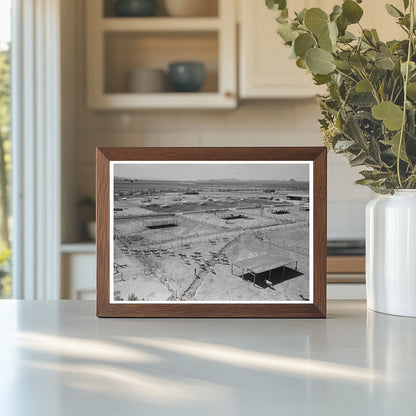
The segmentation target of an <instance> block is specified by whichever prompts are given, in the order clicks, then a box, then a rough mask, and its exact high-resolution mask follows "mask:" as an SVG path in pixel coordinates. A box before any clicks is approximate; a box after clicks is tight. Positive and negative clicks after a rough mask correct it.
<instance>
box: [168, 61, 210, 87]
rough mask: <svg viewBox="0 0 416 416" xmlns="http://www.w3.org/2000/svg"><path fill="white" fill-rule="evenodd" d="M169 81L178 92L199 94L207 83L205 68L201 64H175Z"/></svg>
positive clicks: (170, 70)
mask: <svg viewBox="0 0 416 416" xmlns="http://www.w3.org/2000/svg"><path fill="white" fill-rule="evenodd" d="M169 80H170V83H171V84H172V87H173V89H174V90H175V91H177V92H198V91H199V90H200V89H201V87H202V85H203V84H204V81H205V66H204V64H203V63H201V62H173V63H171V64H170V65H169Z"/></svg>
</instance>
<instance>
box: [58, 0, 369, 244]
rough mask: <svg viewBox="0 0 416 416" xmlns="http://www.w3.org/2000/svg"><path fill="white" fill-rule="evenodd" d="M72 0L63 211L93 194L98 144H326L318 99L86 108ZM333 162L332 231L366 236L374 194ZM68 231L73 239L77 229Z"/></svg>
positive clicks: (81, 38)
mask: <svg viewBox="0 0 416 416" xmlns="http://www.w3.org/2000/svg"><path fill="white" fill-rule="evenodd" d="M74 4H75V8H74V9H69V10H68V11H67V13H69V14H68V16H67V17H68V21H71V19H73V21H74V22H75V27H72V28H71V27H68V28H64V32H65V33H64V37H63V42H64V43H65V45H64V46H65V49H64V55H65V56H64V57H63V62H64V68H63V77H64V82H63V85H64V88H63V102H64V113H65V116H64V120H63V126H64V127H63V128H64V131H63V133H64V144H63V170H64V176H65V178H64V181H65V182H66V185H65V187H66V189H70V190H71V191H70V192H71V197H69V196H68V195H64V201H63V206H64V210H65V209H67V210H68V212H69V211H71V209H72V211H73V208H74V207H73V205H74V203H75V202H76V200H78V199H80V198H81V197H83V196H93V195H94V192H95V147H96V146H313V145H321V133H320V129H319V124H318V121H317V120H318V118H319V107H318V105H317V102H316V100H315V99H310V100H289V101H288V100H284V101H276V100H270V101H247V102H241V103H240V105H239V107H238V108H237V109H236V110H233V111H207V110H204V111H185V110H181V111H140V112H93V111H89V110H88V109H87V108H86V105H85V102H86V99H85V95H86V92H85V91H86V89H85V49H84V45H85V32H84V28H85V24H84V10H83V1H82V0H75V3H74ZM71 13H74V15H73V16H70V14H71ZM328 164H329V167H328V200H329V204H328V236H329V238H357V237H363V236H364V206H365V204H366V202H367V200H368V199H370V198H371V197H372V194H371V192H370V191H368V190H367V189H366V188H364V187H359V186H357V185H354V180H356V179H357V178H358V177H359V175H358V174H357V172H358V171H359V169H356V170H353V169H351V168H350V167H349V166H348V164H347V162H346V161H344V159H343V158H341V157H339V156H336V155H333V154H330V155H329V160H328ZM71 205H72V207H71ZM68 215H70V214H68ZM63 234H64V239H67V240H69V239H72V238H75V236H74V235H73V234H74V233H73V230H64V232H63ZM65 236H66V237H65Z"/></svg>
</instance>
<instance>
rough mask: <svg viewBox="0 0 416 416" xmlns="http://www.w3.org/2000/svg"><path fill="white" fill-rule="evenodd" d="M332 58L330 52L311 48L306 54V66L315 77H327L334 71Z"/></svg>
mask: <svg viewBox="0 0 416 416" xmlns="http://www.w3.org/2000/svg"><path fill="white" fill-rule="evenodd" d="M333 58H334V57H333V56H332V54H331V53H330V52H328V51H324V50H323V49H320V48H313V49H310V50H309V51H308V53H307V54H306V64H307V65H308V68H309V70H310V71H311V72H312V73H313V74H314V75H315V74H318V75H327V74H330V73H331V72H333V71H334V69H335V65H334V64H333V63H332V61H333Z"/></svg>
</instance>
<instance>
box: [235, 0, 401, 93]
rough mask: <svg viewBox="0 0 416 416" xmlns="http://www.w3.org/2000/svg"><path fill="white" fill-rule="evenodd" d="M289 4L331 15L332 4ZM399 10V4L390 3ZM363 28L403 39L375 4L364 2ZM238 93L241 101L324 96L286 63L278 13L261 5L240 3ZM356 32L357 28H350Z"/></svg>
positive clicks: (311, 0) (315, 0)
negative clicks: (313, 8) (323, 11)
mask: <svg viewBox="0 0 416 416" xmlns="http://www.w3.org/2000/svg"><path fill="white" fill-rule="evenodd" d="M294 3H295V2H293V4H291V3H289V8H290V10H292V11H293V10H297V11H299V10H302V9H303V8H304V7H305V8H311V7H320V8H322V9H323V10H325V11H326V12H330V11H331V10H332V7H333V5H334V4H341V1H338V2H335V1H333V0H299V1H297V2H296V4H294ZM391 3H392V4H395V5H396V6H397V7H399V8H400V9H402V8H403V4H402V1H401V0H394V1H392V2H391ZM361 6H362V7H363V9H364V17H363V19H362V25H363V26H364V27H368V28H376V29H377V31H378V33H379V35H380V38H381V40H388V39H392V38H403V33H404V32H402V31H401V29H400V28H399V26H398V25H396V24H395V23H394V19H393V18H392V17H391V16H389V15H388V14H387V12H386V10H385V7H384V4H381V3H380V1H378V0H366V1H365V2H363V3H362V4H361ZM238 7H239V91H240V98H242V99H267V98H269V99H273V98H274V99H291V98H308V97H313V96H315V95H317V94H322V93H324V92H325V89H324V87H318V86H316V85H314V84H313V81H312V77H311V75H309V74H307V72H306V71H305V70H302V69H300V68H298V67H297V66H296V64H295V61H294V60H293V59H289V56H290V54H291V50H290V48H288V47H287V46H285V45H284V44H283V41H282V40H281V39H280V37H279V36H278V35H277V33H276V31H277V23H276V20H275V16H276V15H277V12H275V11H271V10H268V9H267V8H266V6H265V5H264V2H263V1H253V0H239V3H238ZM349 30H351V31H352V32H357V31H359V27H358V26H357V25H355V27H354V26H350V28H349Z"/></svg>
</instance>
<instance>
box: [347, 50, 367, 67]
mask: <svg viewBox="0 0 416 416" xmlns="http://www.w3.org/2000/svg"><path fill="white" fill-rule="evenodd" d="M349 62H350V64H351V65H352V66H353V67H354V68H356V69H358V70H361V69H363V68H364V67H365V66H366V65H367V64H368V61H367V60H366V59H365V58H364V56H361V55H359V54H358V53H355V54H354V55H351V58H350V61H349Z"/></svg>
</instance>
